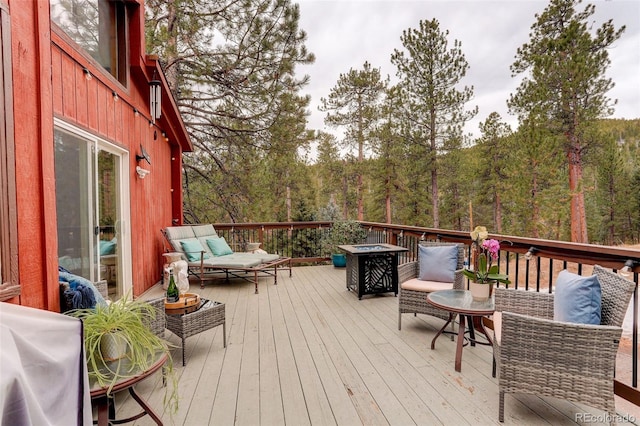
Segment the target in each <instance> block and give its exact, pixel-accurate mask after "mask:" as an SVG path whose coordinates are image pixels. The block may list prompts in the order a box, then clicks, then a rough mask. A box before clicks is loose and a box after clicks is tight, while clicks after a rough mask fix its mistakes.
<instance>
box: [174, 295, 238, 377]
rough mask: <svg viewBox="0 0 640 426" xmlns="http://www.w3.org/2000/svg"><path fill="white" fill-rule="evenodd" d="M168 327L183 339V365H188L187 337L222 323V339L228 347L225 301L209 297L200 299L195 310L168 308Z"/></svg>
mask: <svg viewBox="0 0 640 426" xmlns="http://www.w3.org/2000/svg"><path fill="white" fill-rule="evenodd" d="M166 317H167V329H169V330H170V331H171V332H172V333H173V334H175V335H176V336H178V337H180V338H181V339H182V365H183V366H184V365H186V363H187V361H186V358H185V353H184V350H185V345H184V342H185V340H186V339H187V337H191V336H194V335H196V334H198V333H202V332H203V331H205V330H209V329H210V328H213V327H217V326H219V325H221V324H222V340H223V343H224V347H225V348H226V347H227V326H226V324H225V313H224V303H221V302H215V301H213V300H208V299H200V304H199V305H198V307H197V308H195V310H193V311H191V310H189V309H186V310H183V311H181V312H180V311H177V312H176V311H174V310H167V311H166Z"/></svg>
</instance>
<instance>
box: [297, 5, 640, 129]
mask: <svg viewBox="0 0 640 426" xmlns="http://www.w3.org/2000/svg"><path fill="white" fill-rule="evenodd" d="M293 1H295V0H293ZM297 3H299V5H300V12H301V18H300V28H301V29H302V30H304V31H305V32H306V33H307V37H308V38H307V42H306V46H307V48H308V49H309V51H311V52H313V53H314V54H315V56H316V61H315V63H314V64H313V65H310V66H301V67H299V68H298V71H297V72H299V73H301V74H308V75H309V76H310V78H311V81H310V84H309V85H308V86H307V87H306V88H305V89H304V90H303V93H307V94H309V95H311V105H310V112H311V116H310V117H309V128H312V129H318V130H319V129H322V130H325V131H328V132H332V133H336V134H337V132H336V131H335V130H333V129H331V128H328V127H326V126H325V125H324V115H325V113H322V112H320V111H318V105H319V104H320V98H321V97H325V98H326V97H327V96H328V95H329V91H330V90H331V88H333V87H334V86H335V85H336V82H337V80H338V76H339V74H340V73H347V72H348V71H349V69H351V68H353V69H355V70H361V69H362V65H363V64H364V62H365V61H369V62H370V63H371V65H372V66H373V67H375V68H380V70H381V73H382V76H383V77H386V75H389V76H390V77H391V82H392V83H394V82H397V78H396V68H395V66H393V65H392V64H391V60H390V57H391V53H392V52H393V50H394V49H399V50H402V49H403V47H402V43H401V41H400V36H401V35H402V31H403V30H406V29H408V28H418V27H419V21H420V20H431V19H433V18H436V19H437V20H438V21H439V23H440V30H441V31H445V30H449V38H448V40H449V46H451V45H452V43H453V40H454V39H457V40H459V41H461V42H462V50H463V52H464V54H465V57H466V59H467V62H468V63H469V70H468V72H467V75H466V76H465V77H464V79H463V80H462V83H463V84H464V85H467V86H474V94H475V95H474V98H473V99H472V100H471V102H470V103H469V105H468V109H469V108H471V107H472V106H475V105H477V106H478V108H479V112H478V114H477V115H476V118H475V119H474V120H473V121H472V122H470V123H469V124H468V125H467V127H466V128H465V130H466V132H468V133H473V135H474V137H477V136H479V130H478V124H479V123H480V122H483V121H485V120H486V118H487V116H488V115H489V114H490V113H491V112H493V111H496V112H498V113H499V114H500V115H501V116H502V119H503V120H504V121H506V122H507V123H509V124H510V125H511V127H512V129H513V130H515V129H516V128H517V118H515V117H512V116H510V115H509V113H508V111H507V106H506V101H507V99H508V98H509V94H510V93H514V92H515V89H516V87H517V86H518V81H517V80H516V79H514V78H512V77H511V72H510V70H509V66H510V65H511V64H512V63H513V61H514V57H515V53H516V49H517V48H518V47H520V46H522V44H523V43H526V42H528V41H529V40H530V39H529V32H530V29H531V25H532V24H533V23H534V22H535V16H534V15H535V14H536V13H542V11H543V10H544V8H545V7H546V5H547V3H548V2H547V1H544V0H502V1H489V0H466V1H456V0H413V1H411V0H298V1H297ZM590 3H593V4H595V6H596V13H595V15H594V16H593V17H592V18H594V19H595V20H596V23H597V24H598V27H599V26H600V25H601V24H602V22H604V21H605V20H607V19H613V23H614V26H615V27H616V28H619V27H620V26H622V25H625V26H626V31H625V32H624V34H623V35H622V37H621V38H620V39H619V40H618V41H617V42H616V43H615V44H614V45H613V46H612V48H611V49H610V50H609V57H610V59H611V62H612V63H611V67H610V68H609V70H608V71H607V76H609V77H611V78H612V79H613V81H614V82H615V87H614V89H613V90H612V91H610V92H609V97H610V98H612V99H618V105H617V106H616V112H615V114H614V115H613V117H614V118H628V119H632V118H640V0H591V1H590ZM584 4H586V3H585V2H583V4H582V6H584ZM582 6H581V7H582ZM580 10H581V9H580Z"/></svg>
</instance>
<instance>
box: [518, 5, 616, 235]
mask: <svg viewBox="0 0 640 426" xmlns="http://www.w3.org/2000/svg"><path fill="white" fill-rule="evenodd" d="M580 3H581V0H551V1H550V2H549V5H548V6H547V7H546V8H545V10H544V11H543V12H542V14H540V15H538V14H536V22H535V23H534V24H533V25H532V27H531V40H530V41H529V42H528V43H525V44H524V45H522V47H520V48H518V51H517V54H516V60H515V62H514V63H513V64H512V66H511V71H512V72H513V73H514V75H518V74H522V73H525V72H527V71H528V75H525V78H524V79H523V80H522V82H521V83H520V86H519V87H518V89H517V91H516V93H515V94H512V95H511V97H510V99H509V102H508V104H509V107H510V109H511V111H513V112H515V113H516V114H518V115H519V116H520V117H521V120H522V119H526V118H527V117H530V118H532V119H533V120H534V121H536V122H542V123H544V126H545V127H546V128H548V129H550V130H552V131H554V132H555V133H556V134H558V135H562V136H563V139H564V151H565V156H566V162H567V165H568V174H569V191H570V192H571V241H573V242H580V243H587V242H588V236H587V221H586V211H585V204H584V187H583V161H584V159H583V155H584V154H585V152H586V151H587V150H588V149H589V148H590V146H589V144H588V143H587V141H586V140H585V138H584V134H585V132H587V131H588V128H589V126H590V125H592V124H593V122H594V120H596V119H597V118H600V117H603V116H607V115H610V114H611V113H612V112H613V108H612V103H611V101H610V100H609V98H607V97H606V93H607V92H608V91H609V89H611V88H612V87H613V83H612V81H611V79H609V78H606V77H605V76H604V75H605V71H606V69H607V68H608V67H609V64H610V60H609V55H608V53H607V48H608V47H609V46H611V44H612V43H613V42H615V41H616V40H617V39H618V38H620V36H621V35H622V33H623V31H624V29H625V28H624V26H623V27H621V28H619V29H618V30H616V29H615V28H614V26H613V23H612V21H611V20H609V21H607V22H605V23H604V24H602V26H601V27H600V28H598V29H597V30H596V31H595V33H594V34H592V33H591V32H590V31H591V28H592V26H593V24H592V22H591V21H590V20H589V18H590V17H591V16H592V15H593V13H594V11H595V6H594V5H591V4H589V5H587V6H586V7H585V9H584V10H583V11H582V12H579V11H576V6H577V5H579V4H580Z"/></svg>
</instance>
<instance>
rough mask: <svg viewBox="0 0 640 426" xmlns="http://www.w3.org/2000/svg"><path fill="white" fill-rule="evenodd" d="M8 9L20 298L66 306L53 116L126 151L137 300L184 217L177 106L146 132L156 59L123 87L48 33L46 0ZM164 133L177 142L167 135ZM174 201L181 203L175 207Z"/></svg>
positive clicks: (139, 14)
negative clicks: (175, 223)
mask: <svg viewBox="0 0 640 426" xmlns="http://www.w3.org/2000/svg"><path fill="white" fill-rule="evenodd" d="M12 6H13V7H12ZM136 7H137V9H136V10H135V11H134V14H133V16H134V22H133V25H132V28H133V33H135V32H136V31H138V32H139V30H140V29H142V28H143V24H144V19H143V10H142V7H141V6H139V5H138V6H136ZM10 9H11V23H12V26H11V27H12V59H13V82H14V111H15V134H14V136H15V141H16V142H15V143H16V152H17V157H18V158H17V161H19V167H17V171H16V187H17V200H16V209H17V212H18V247H19V250H18V258H19V283H20V285H21V295H20V297H19V300H17V303H20V304H22V305H27V306H32V307H36V308H43V309H49V310H57V309H58V306H59V296H58V271H57V263H58V259H57V245H58V240H57V232H56V229H57V223H56V197H55V170H54V164H55V162H54V160H55V159H54V140H53V118H54V116H55V117H57V118H59V119H61V120H64V121H66V122H68V123H70V124H72V125H74V126H77V127H79V128H81V129H84V130H86V131H88V132H90V133H92V134H95V135H96V136H98V137H100V138H102V139H105V140H107V141H109V142H111V143H113V144H115V145H117V146H119V147H121V148H122V149H125V150H127V151H128V152H129V164H128V165H126V166H128V173H129V179H130V208H131V222H130V229H131V243H132V255H131V259H130V260H129V259H125V262H127V261H130V262H131V264H132V268H131V269H132V272H133V276H132V280H133V282H132V285H133V291H134V295H139V294H140V293H142V292H143V291H145V290H146V289H148V288H149V287H151V286H153V285H154V284H155V283H156V282H158V281H159V280H160V279H161V272H162V263H163V259H162V256H161V253H162V240H161V234H160V229H161V228H163V227H165V226H168V225H170V224H171V221H172V218H174V217H176V216H178V217H181V216H182V205H181V201H182V197H181V195H176V192H180V191H181V169H180V167H179V164H180V163H181V159H180V154H181V146H190V142H189V141H188V136H187V134H186V131H185V130H184V124H183V123H182V122H181V120H180V118H179V114H178V112H177V108H176V107H175V103H172V102H164V101H165V98H164V97H163V104H164V105H165V108H169V110H168V112H169V113H168V114H164V109H163V118H162V119H161V120H159V121H158V123H156V126H153V127H151V126H149V105H148V102H149V100H148V97H149V93H148V91H149V87H148V84H147V81H148V79H149V77H148V75H149V72H150V71H152V70H153V69H154V68H155V67H156V63H155V61H151V62H150V63H151V65H150V64H149V63H145V58H143V57H141V56H140V55H132V58H131V61H132V64H131V67H132V68H131V69H130V70H129V74H130V82H129V84H128V86H129V87H124V86H123V85H122V84H120V83H118V82H117V81H116V80H115V79H114V78H113V77H112V76H110V75H109V74H108V73H106V72H105V71H104V70H102V69H101V68H100V67H99V66H97V65H95V63H94V62H93V61H92V60H91V59H90V58H89V57H88V56H86V55H85V54H84V53H82V52H78V51H76V50H75V47H74V46H75V45H74V44H73V43H72V42H70V40H69V39H68V38H66V36H65V35H63V34H59V33H58V32H57V31H58V30H55V29H54V30H53V31H52V30H51V28H52V27H55V26H54V25H53V24H51V23H50V21H49V5H48V2H40V1H38V2H24V1H19V0H13V1H10ZM133 35H134V36H133V37H132V42H133V43H138V44H140V46H132V50H131V51H132V52H143V51H144V49H143V47H142V46H143V43H144V39H143V37H142V35H141V34H138V35H136V34H133ZM133 56H135V57H133ZM151 67H153V68H151ZM85 68H86V69H88V71H89V72H90V74H91V78H90V79H88V78H87V76H86V73H85V72H84V69H85ZM114 91H115V92H116V93H117V94H118V101H117V102H115V101H114V98H113V92H114ZM165 96H167V95H166V93H165ZM134 109H137V110H138V111H139V114H138V115H136V114H135V113H134ZM174 110H175V111H174ZM167 117H169V118H167ZM163 131H165V132H166V133H167V134H168V135H169V140H170V142H168V141H167V140H165V138H163V137H162V132H163ZM154 132H155V139H154ZM141 144H142V145H143V146H144V147H145V149H146V150H147V151H148V152H149V154H150V156H151V160H152V164H151V165H146V164H145V165H144V167H145V168H147V169H149V170H151V173H150V174H149V175H148V176H147V177H146V178H145V179H140V178H139V177H138V175H137V174H136V172H135V168H136V166H137V162H136V159H135V156H136V154H137V153H139V151H140V145H141ZM172 155H173V157H174V158H175V160H173V161H172ZM172 189H174V191H173V192H172ZM176 200H180V205H175V202H176Z"/></svg>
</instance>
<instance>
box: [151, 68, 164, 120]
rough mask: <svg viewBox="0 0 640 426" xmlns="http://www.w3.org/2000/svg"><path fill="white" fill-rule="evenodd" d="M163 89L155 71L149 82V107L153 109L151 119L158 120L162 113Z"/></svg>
mask: <svg viewBox="0 0 640 426" xmlns="http://www.w3.org/2000/svg"><path fill="white" fill-rule="evenodd" d="M161 101H162V89H161V85H160V80H158V74H157V73H156V71H155V70H154V71H153V77H152V79H151V81H150V82H149V107H150V109H151V121H152V122H153V123H155V122H156V120H157V119H159V118H160V115H162V104H161Z"/></svg>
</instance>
